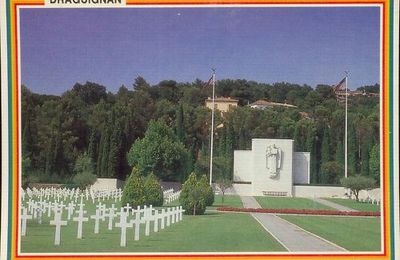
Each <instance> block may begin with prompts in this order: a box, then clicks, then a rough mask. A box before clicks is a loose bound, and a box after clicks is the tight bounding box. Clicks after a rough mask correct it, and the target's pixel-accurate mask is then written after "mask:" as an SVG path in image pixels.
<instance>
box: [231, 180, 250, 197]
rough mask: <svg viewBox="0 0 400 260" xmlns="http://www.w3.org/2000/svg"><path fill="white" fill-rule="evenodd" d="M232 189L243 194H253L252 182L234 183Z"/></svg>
mask: <svg viewBox="0 0 400 260" xmlns="http://www.w3.org/2000/svg"><path fill="white" fill-rule="evenodd" d="M232 190H233V191H234V192H235V193H236V194H238V195H241V196H252V195H253V191H252V189H251V184H239V183H234V184H233V185H232Z"/></svg>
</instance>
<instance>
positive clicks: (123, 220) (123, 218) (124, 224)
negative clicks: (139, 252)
mask: <svg viewBox="0 0 400 260" xmlns="http://www.w3.org/2000/svg"><path fill="white" fill-rule="evenodd" d="M128 214H129V212H125V211H124V210H123V208H121V212H120V213H119V216H120V217H119V223H115V226H116V227H119V228H121V243H120V245H121V246H126V229H127V228H130V227H133V223H132V222H128V221H127V218H128Z"/></svg>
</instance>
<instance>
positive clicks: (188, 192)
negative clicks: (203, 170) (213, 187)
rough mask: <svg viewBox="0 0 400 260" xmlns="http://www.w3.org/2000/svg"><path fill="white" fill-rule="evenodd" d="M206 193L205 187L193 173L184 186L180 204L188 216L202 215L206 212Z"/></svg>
mask: <svg viewBox="0 0 400 260" xmlns="http://www.w3.org/2000/svg"><path fill="white" fill-rule="evenodd" d="M204 195H205V193H204V190H203V187H201V185H200V184H199V182H198V181H197V178H196V173H194V172H192V173H191V174H190V175H189V177H188V179H187V180H186V182H185V183H184V184H183V186H182V190H181V193H180V195H179V203H180V204H181V205H182V208H183V209H184V210H185V214H188V215H196V214H197V215H202V214H204V212H205V211H206V204H205V196H204Z"/></svg>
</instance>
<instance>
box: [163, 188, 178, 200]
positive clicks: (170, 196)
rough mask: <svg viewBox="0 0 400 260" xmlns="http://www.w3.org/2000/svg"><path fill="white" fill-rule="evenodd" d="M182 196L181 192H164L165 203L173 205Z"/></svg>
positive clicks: (171, 190)
mask: <svg viewBox="0 0 400 260" xmlns="http://www.w3.org/2000/svg"><path fill="white" fill-rule="evenodd" d="M180 194H181V191H180V190H179V191H177V192H174V190H173V189H169V190H167V191H164V203H171V202H173V201H175V200H177V199H179V195H180Z"/></svg>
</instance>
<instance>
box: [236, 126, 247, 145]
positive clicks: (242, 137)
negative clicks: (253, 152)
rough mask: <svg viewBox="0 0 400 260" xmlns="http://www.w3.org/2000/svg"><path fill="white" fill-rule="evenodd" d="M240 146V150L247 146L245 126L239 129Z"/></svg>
mask: <svg viewBox="0 0 400 260" xmlns="http://www.w3.org/2000/svg"><path fill="white" fill-rule="evenodd" d="M238 146H239V147H238V148H239V150H245V149H246V146H247V138H246V129H245V128H244V127H241V128H240V130H239V142H238Z"/></svg>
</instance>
